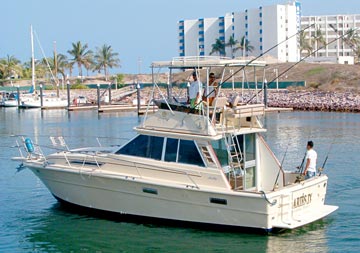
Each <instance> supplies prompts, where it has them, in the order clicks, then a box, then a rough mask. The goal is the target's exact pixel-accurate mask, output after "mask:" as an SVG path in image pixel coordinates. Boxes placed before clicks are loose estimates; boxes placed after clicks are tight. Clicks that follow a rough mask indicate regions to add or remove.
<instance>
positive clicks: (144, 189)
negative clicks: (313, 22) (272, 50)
mask: <svg viewBox="0 0 360 253" xmlns="http://www.w3.org/2000/svg"><path fill="white" fill-rule="evenodd" d="M264 65H265V63H264V62H255V61H254V62H252V63H249V62H246V61H243V60H230V59H220V58H215V57H210V58H209V57H208V58H196V59H191V58H176V59H173V60H172V61H170V62H156V63H153V65H152V67H153V68H163V67H168V68H170V69H171V70H174V69H195V70H197V71H198V72H197V73H198V74H200V73H204V72H205V71H206V72H207V73H206V76H208V73H209V70H210V68H213V67H222V69H223V71H224V72H223V76H224V73H225V71H227V68H230V67H245V66H246V67H252V68H253V67H254V68H256V67H263V66H264ZM200 69H201V71H200ZM170 72H171V71H170ZM204 78H205V77H204ZM204 78H203V80H204ZM199 79H201V77H200V76H199ZM207 83H208V81H207ZM157 87H158V86H157V84H156V83H154V90H153V93H152V94H154V91H155V90H156V89H157ZM207 87H208V86H207ZM220 89H221V87H219V90H220ZM159 92H160V90H159ZM219 94H220V92H218V93H217V96H216V98H215V100H214V101H215V102H214V105H213V106H211V107H210V106H206V103H203V106H199V107H198V108H197V109H194V108H190V107H189V106H188V105H185V104H181V103H177V102H174V101H173V100H172V99H169V100H168V99H166V98H165V97H163V99H162V100H155V103H156V104H157V105H158V107H159V110H158V111H157V112H155V113H154V114H147V113H146V114H145V116H144V119H143V121H142V123H141V124H140V125H139V126H137V127H135V128H134V130H135V131H136V133H137V135H136V137H134V138H133V139H132V140H130V141H129V142H128V143H126V144H125V145H123V146H121V147H117V148H116V147H115V148H114V147H109V148H103V147H96V148H81V149H73V150H64V151H60V152H56V153H53V154H50V155H47V156H45V155H43V153H42V152H41V150H40V149H38V148H34V145H33V144H32V142H31V140H30V139H24V147H25V150H26V156H25V155H24V156H21V157H17V158H14V159H15V160H20V161H21V162H22V166H24V167H26V168H29V169H30V170H31V171H32V172H33V173H34V174H35V175H36V176H37V177H39V178H40V179H41V180H42V182H43V183H44V184H45V185H46V187H47V188H48V189H49V191H50V192H51V193H52V194H53V195H54V196H55V198H56V199H58V200H59V201H61V202H64V203H67V204H71V205H74V206H81V207H85V208H89V209H92V210H100V211H105V212H110V213H116V214H121V215H124V216H122V217H135V218H136V219H138V218H145V219H147V218H150V219H154V220H156V221H158V220H159V221H169V222H179V223H181V224H182V225H184V224H189V225H191V224H195V225H200V226H202V225H206V226H208V225H210V226H214V227H218V226H221V227H225V228H246V229H247V230H246V231H252V229H256V230H261V231H266V232H270V231H278V230H283V229H294V228H297V227H300V226H304V225H306V224H309V223H312V222H314V221H316V220H319V219H322V218H324V217H326V216H327V215H329V214H331V213H332V212H334V211H335V210H336V209H337V208H338V207H337V206H331V205H326V204H325V197H326V189H327V182H328V177H327V176H326V175H325V174H318V175H316V176H315V177H313V178H311V179H307V180H298V175H299V172H296V171H286V170H284V169H283V168H282V166H281V164H280V163H279V161H278V159H277V158H276V157H275V155H274V154H273V152H272V151H271V149H270V147H269V146H268V145H267V144H266V142H265V140H264V138H263V137H262V133H264V132H266V129H265V128H264V127H263V126H262V123H261V120H260V119H261V117H262V116H264V105H263V104H238V103H233V105H232V107H229V106H227V105H226V98H223V97H220V95H219ZM152 96H153V95H152ZM169 97H172V96H171V95H170V96H169ZM150 103H151V101H150ZM150 103H149V108H148V110H149V111H150ZM53 141H54V139H53ZM61 142H62V143H63V145H65V142H64V141H63V139H61ZM35 147H36V145H35Z"/></svg>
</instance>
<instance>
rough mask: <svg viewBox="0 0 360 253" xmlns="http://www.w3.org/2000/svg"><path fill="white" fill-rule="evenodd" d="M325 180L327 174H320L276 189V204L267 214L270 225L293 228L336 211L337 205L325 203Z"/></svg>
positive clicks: (326, 179)
mask: <svg viewBox="0 0 360 253" xmlns="http://www.w3.org/2000/svg"><path fill="white" fill-rule="evenodd" d="M327 181H328V178H327V176H326V175H322V176H317V177H315V178H312V179H308V180H305V181H303V182H301V183H297V184H293V185H290V186H287V187H285V188H283V189H281V190H279V191H276V193H278V195H277V197H275V198H274V199H276V204H274V205H273V206H272V207H271V209H270V210H271V211H270V212H271V215H270V216H269V219H270V224H271V225H272V227H273V228H281V229H294V228H297V227H301V226H304V225H306V224H309V223H312V222H314V221H317V220H320V219H322V218H324V217H326V216H328V215H329V214H331V213H333V212H334V211H336V210H337V209H338V206H332V205H325V197H326V190H327ZM272 200H273V199H272Z"/></svg>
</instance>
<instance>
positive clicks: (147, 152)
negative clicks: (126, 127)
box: [116, 135, 164, 160]
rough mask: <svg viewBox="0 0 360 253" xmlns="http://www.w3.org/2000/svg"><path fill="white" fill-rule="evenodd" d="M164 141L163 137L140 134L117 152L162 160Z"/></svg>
mask: <svg viewBox="0 0 360 253" xmlns="http://www.w3.org/2000/svg"><path fill="white" fill-rule="evenodd" d="M163 143H164V138H163V137H157V136H147V135H139V136H137V137H136V138H135V139H133V140H132V141H130V142H129V143H128V144H126V145H125V146H124V147H122V148H121V149H120V150H119V151H117V152H116V154H121V155H131V156H139V157H145V158H152V159H155V160H161V154H162V149H163Z"/></svg>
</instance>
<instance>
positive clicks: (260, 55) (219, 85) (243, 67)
mask: <svg viewBox="0 0 360 253" xmlns="http://www.w3.org/2000/svg"><path fill="white" fill-rule="evenodd" d="M312 26H315V24H311V25H309V26H307V27H305V28H304V29H302V30H300V31H298V32H297V33H295V34H293V35H291V36H289V37H287V38H286V39H285V40H283V41H280V42H279V43H278V44H276V45H274V46H272V47H271V48H269V49H268V50H266V51H265V52H263V53H261V54H259V55H258V56H257V57H255V58H254V59H252V60H250V61H249V62H248V63H246V64H245V65H244V66H242V67H240V68H239V69H238V70H236V71H234V72H233V73H231V74H230V75H229V76H228V77H227V78H225V80H223V81H222V82H220V83H219V84H218V86H217V87H216V88H215V89H213V90H212V91H211V92H209V94H207V95H206V96H205V98H208V97H209V96H210V95H211V94H212V93H214V92H215V90H217V89H219V88H220V87H222V85H223V84H224V83H226V82H227V81H229V80H230V79H231V78H232V77H234V76H235V75H236V74H238V73H239V72H240V71H242V70H243V69H245V68H246V67H247V66H249V65H250V64H251V63H253V62H254V61H256V60H258V59H259V58H261V57H263V56H264V55H266V54H267V53H269V52H270V51H272V50H273V49H275V48H277V47H278V46H279V45H281V44H283V43H285V42H286V41H288V40H290V39H291V38H293V37H295V36H297V35H299V34H301V33H302V32H304V31H305V30H307V29H309V28H310V27H312ZM225 67H226V66H225ZM225 67H224V68H225ZM202 102H203V100H200V102H198V103H197V104H196V105H195V106H194V107H193V108H191V110H190V112H192V110H193V109H195V108H196V107H197V106H198V105H200V104H201V103H202ZM190 112H189V113H190Z"/></svg>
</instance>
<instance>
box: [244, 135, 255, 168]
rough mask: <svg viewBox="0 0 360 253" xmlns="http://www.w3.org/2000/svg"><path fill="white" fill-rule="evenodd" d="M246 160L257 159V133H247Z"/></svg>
mask: <svg viewBox="0 0 360 253" xmlns="http://www.w3.org/2000/svg"><path fill="white" fill-rule="evenodd" d="M245 153H246V161H253V160H255V134H247V135H245Z"/></svg>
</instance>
